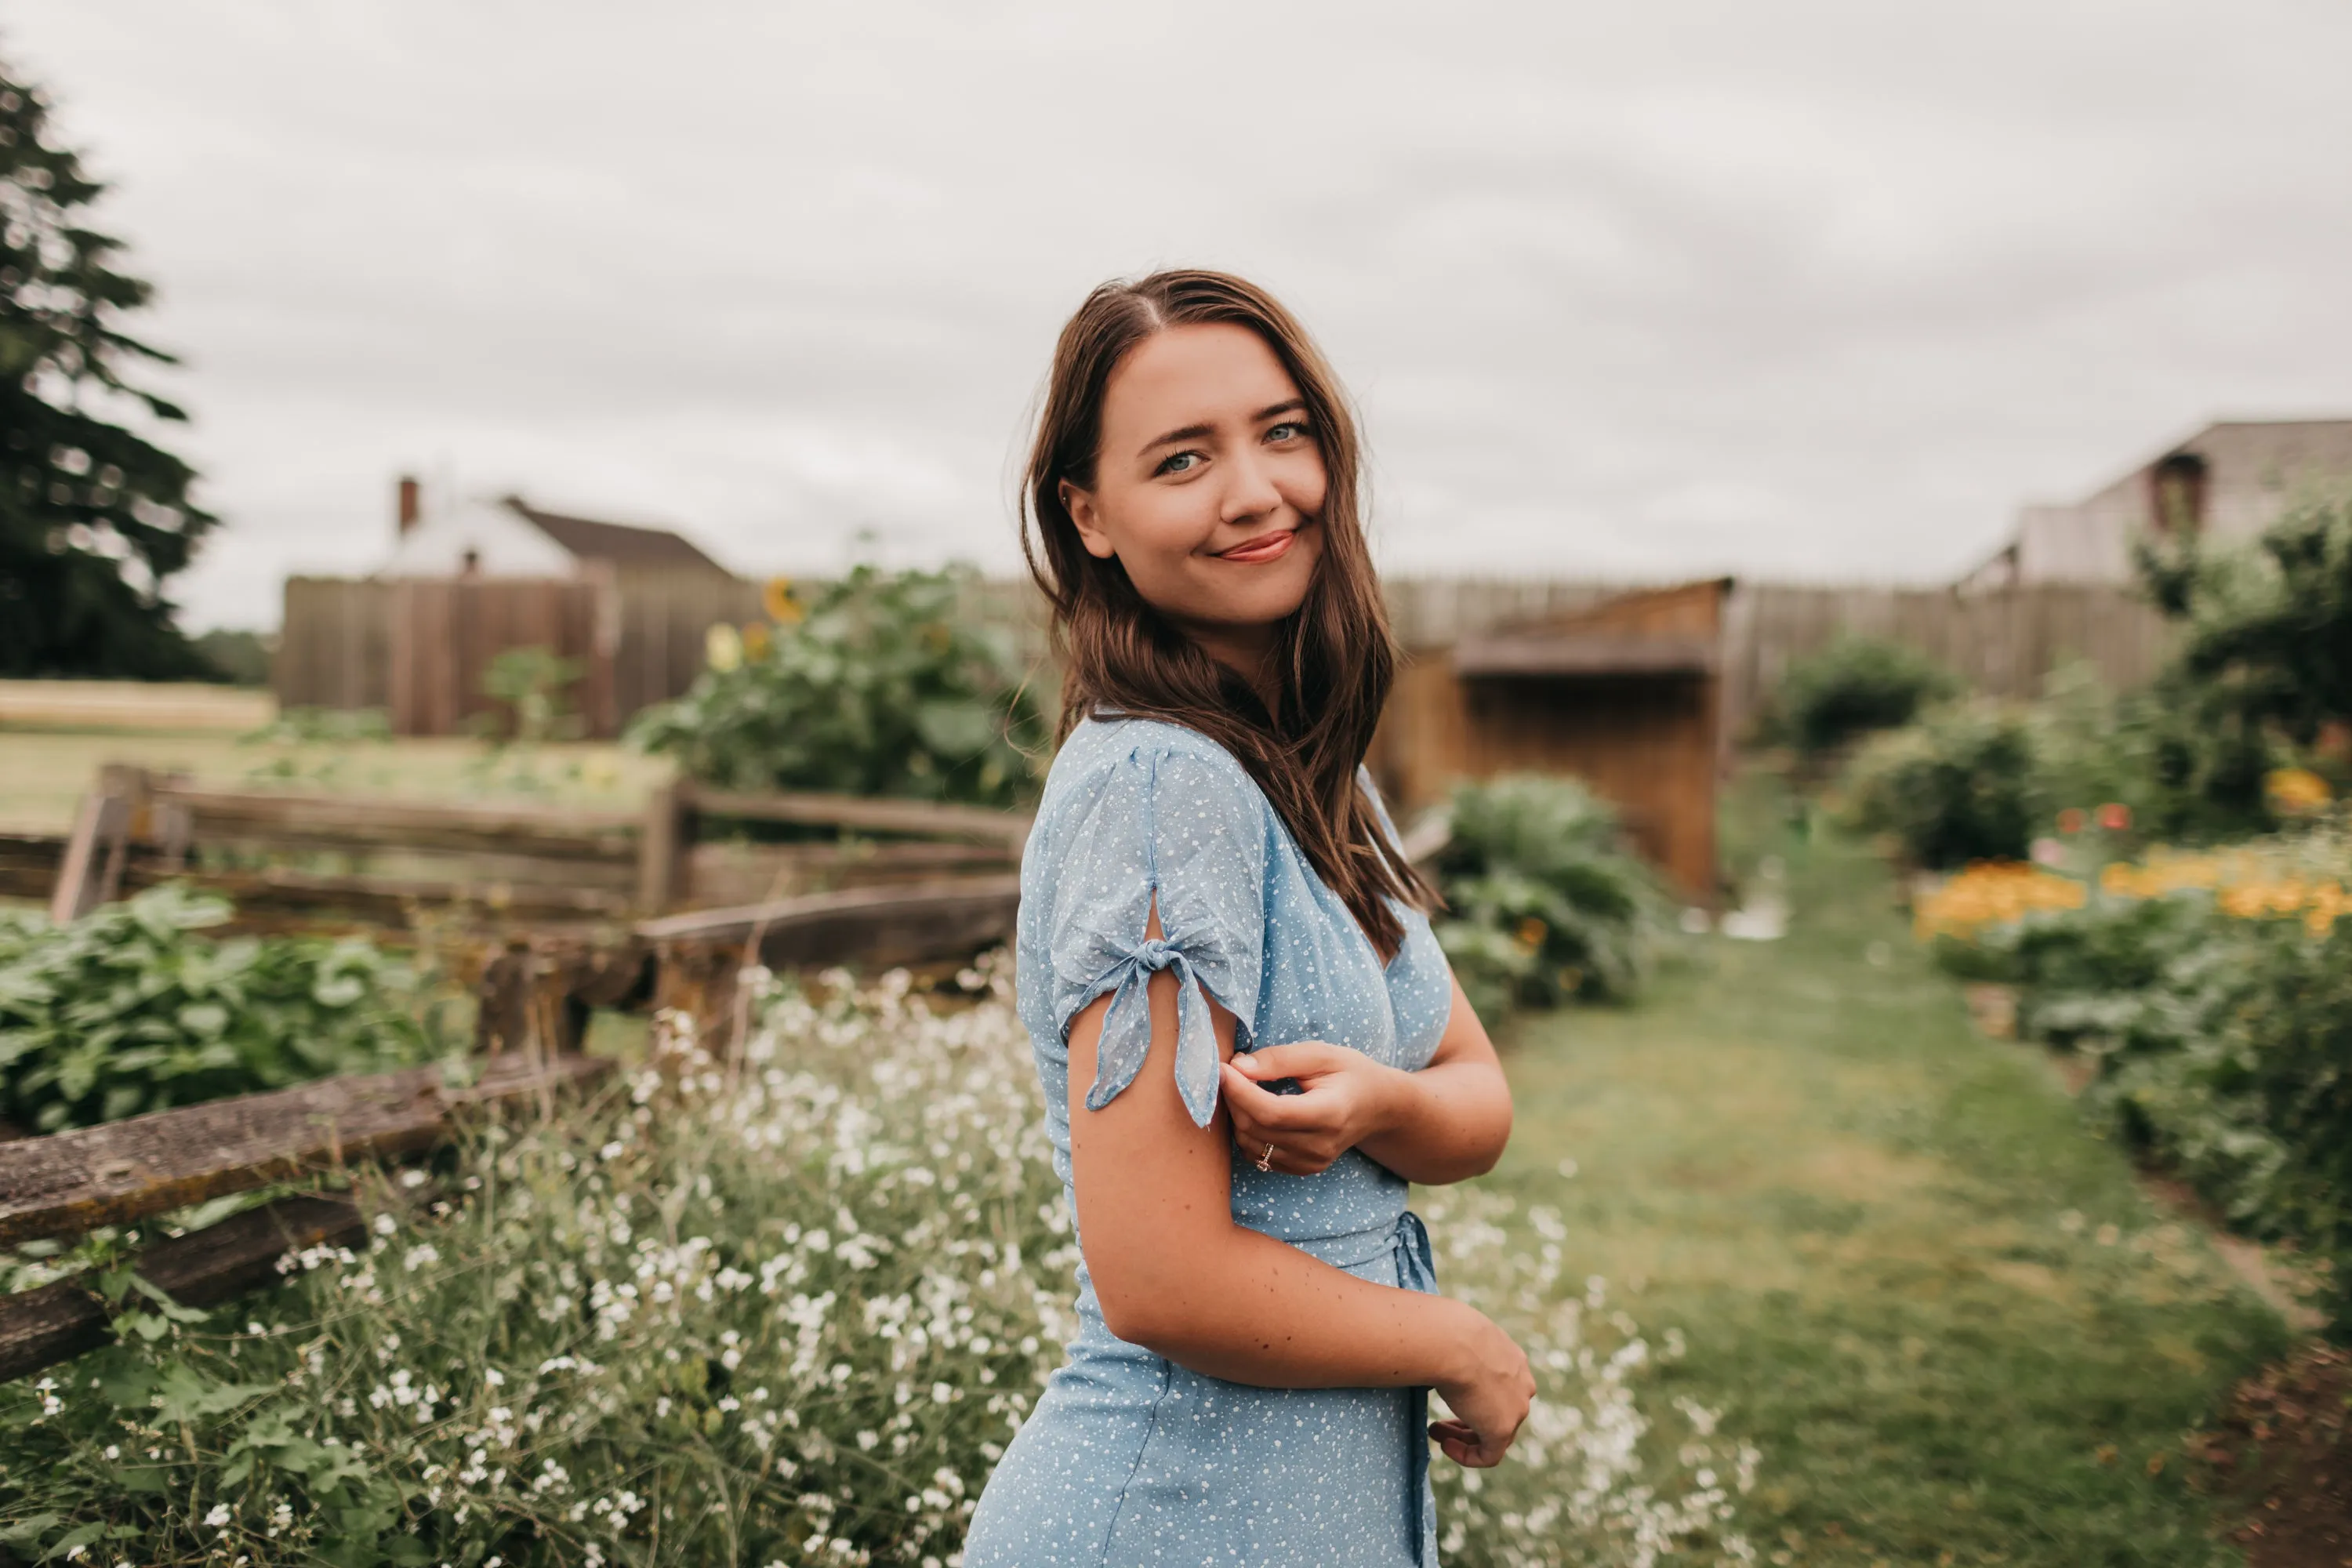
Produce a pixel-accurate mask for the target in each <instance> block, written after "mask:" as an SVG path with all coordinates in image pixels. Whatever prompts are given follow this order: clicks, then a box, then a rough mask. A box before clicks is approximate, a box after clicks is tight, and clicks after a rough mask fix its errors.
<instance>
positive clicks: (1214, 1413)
mask: <svg viewBox="0 0 2352 1568" xmlns="http://www.w3.org/2000/svg"><path fill="white" fill-rule="evenodd" d="M1359 466H1360V465H1359V451H1358V447H1357V442H1356V435H1355V429H1354V426H1353V425H1352V424H1351V423H1350V421H1349V414H1348V409H1347V406H1346V405H1345V404H1344V402H1343V401H1342V399H1341V396H1340V394H1339V387H1338V385H1337V384H1336V383H1335V381H1334V380H1333V377H1332V375H1331V373H1330V371H1329V369H1328V366H1326V364H1325V363H1324V362H1323V359H1322V357H1321V355H1320V354H1319V353H1318V352H1317V351H1316V349H1315V347H1314V345H1313V344H1312V343H1311V342H1309V341H1308V340H1307V336H1306V334H1305V333H1304V332H1303V331H1301V330H1300V328H1299V327H1298V325H1297V322H1296V321H1293V320H1292V319H1291V317H1290V315H1289V313H1288V312H1287V311H1286V310H1283V308H1282V307H1281V306H1280V305H1279V304H1277V303H1276V302H1275V300H1272V299H1270V298H1269V297H1267V296H1266V295H1265V294H1264V293H1263V292H1261V291H1260V290H1258V289H1255V288H1254V287H1252V286H1251V285H1250V284H1248V283H1245V282H1244V281H1242V280H1241V279H1236V278H1231V277H1227V276H1224V275H1223V274H1219V273H1213V272H1193V271H1182V272H1163V273H1158V274H1155V275H1153V276H1151V277H1150V278H1146V279H1142V280H1141V281H1139V282H1136V283H1131V284H1130V283H1113V284H1107V285H1105V286H1104V287H1103V288H1101V289H1097V290H1096V291H1095V292H1094V293H1093V295H1091V296H1090V297H1089V298H1088V299H1087V301H1086V303H1085V304H1084V305H1083V306H1082V307H1081V308H1080V309H1079V310H1078V313H1077V314H1076V316H1075V317H1074V318H1073V319H1072V320H1071V321H1070V323H1069V325H1068V326H1067V327H1066V328H1065V329H1064V330H1063V332H1062V337H1061V342H1060V344H1059V346H1058V348H1057V350H1056V353H1055V362H1054V372H1053V382H1052V385H1051V387H1050V388H1049V390H1048V392H1047V395H1046V402H1045V413H1044V416H1043V418H1042V420H1041V422H1040V427H1039V430H1038V433H1037V439H1036V444H1035V446H1034V448H1033V451H1032V454H1031V458H1030V462H1029V469H1028V482H1027V498H1026V499H1027V503H1028V507H1029V509H1030V513H1031V515H1030V519H1029V521H1030V523H1031V524H1032V526H1033V527H1034V534H1035V537H1034V542H1033V541H1032V540H1031V539H1030V538H1029V536H1028V535H1026V534H1024V546H1025V547H1027V548H1028V549H1029V552H1030V556H1029V558H1030V564H1031V570H1032V571H1033V573H1034V574H1035V575H1036V577H1037V579H1038V582H1039V583H1040V584H1041V585H1042V586H1043V587H1044V588H1045V592H1046V594H1047V595H1049V596H1050V597H1051V599H1052V601H1053V605H1054V611H1055V627H1056V632H1057V635H1058V636H1059V637H1060V639H1061V642H1062V646H1063V650H1064V653H1065V655H1066V660H1067V669H1068V678H1067V684H1066V689H1065V691H1064V700H1063V721H1062V722H1063V730H1064V732H1065V741H1064V743H1063V746H1062V749H1061V752H1060V753H1059V754H1058V755H1057V756H1056V757H1055V762H1054V767H1053V771H1052V773H1051V775H1050V776H1049V777H1048V778H1047V780H1046V784H1045V799H1044V802H1043V804H1042V805H1041V807H1040V809H1039V812H1038V815H1037V822H1036V826H1035V828H1034V831H1033V832H1032V834H1031V836H1030V839H1029V847H1028V851H1027V854H1026V855H1025V856H1024V860H1023V865H1022V894H1021V918H1020V931H1019V937H1018V966H1019V991H1020V1005H1021V1014H1022V1018H1023V1020H1024V1023H1025V1024H1026V1025H1027V1026H1028V1028H1029V1031H1030V1035H1031V1037H1032V1039H1033V1040H1034V1044H1035V1048H1036V1058H1037V1071H1038V1076H1039V1078H1040V1079H1042V1080H1043V1081H1044V1084H1045V1099H1046V1121H1047V1126H1048V1128H1049V1130H1050V1131H1051V1133H1052V1136H1053V1142H1054V1150H1055V1166H1056V1168H1057V1169H1058V1170H1059V1172H1060V1173H1061V1176H1062V1180H1063V1181H1064V1183H1065V1184H1067V1186H1068V1188H1069V1191H1070V1194H1071V1201H1072V1204H1073V1205H1074V1212H1075V1213H1076V1218H1077V1230H1078V1238H1079V1247H1080V1251H1081V1254H1082V1257H1083V1261H1082V1263H1081V1265H1080V1268H1079V1271H1078V1321H1079V1324H1080V1327H1079V1331H1078V1333H1077V1336H1076V1339H1075V1340H1074V1341H1073V1342H1072V1343H1071V1346H1070V1359H1069V1362H1068V1363H1067V1364H1066V1365H1065V1366H1064V1367H1062V1368H1061V1369H1060V1370H1059V1371H1058V1372H1056V1373H1055V1374H1054V1376H1053V1379H1052V1380H1051V1382H1050V1383H1049V1384H1047V1386H1046V1389H1045V1394H1043V1395H1042V1396H1041V1397H1040V1399H1039V1400H1038V1403H1037V1406H1036V1408H1035V1410H1034V1412H1033V1413H1032V1414H1031V1415H1030V1418H1029V1420H1028V1421H1027V1422H1026V1424H1025V1425H1024V1426H1023V1427H1022V1429H1021V1431H1020V1433H1019V1435H1018V1436H1016V1437H1015V1438H1014V1440H1013V1445H1012V1447H1011V1448H1010V1449H1009V1450H1008V1451H1007V1452H1006V1454H1005V1457H1004V1459H1003V1463H1002V1464H1001V1465H1000V1466H999V1467H998V1468H997V1470H996V1473H995V1475H994V1476H993V1477H992V1479H990V1481H989V1483H988V1489H987V1490H986V1492H985V1493H984V1494H983V1495H982V1498H981V1500H980V1506H979V1509H978V1510H977V1512H976V1513H975V1514H974V1516H973V1519H972V1523H971V1536H970V1542H969V1545H968V1547H967V1552H966V1556H965V1559H964V1561H965V1563H966V1564H967V1568H1009V1565H1015V1564H1017V1565H1020V1568H1043V1565H1048V1564H1054V1565H1071V1564H1087V1565H1090V1568H1092V1565H1099V1564H1126V1563H1147V1562H1148V1563H1171V1564H1193V1563H1281V1564H1290V1563H1348V1564H1357V1563H1362V1564H1391V1563H1394V1564H1403V1563H1420V1564H1427V1563H1435V1561H1436V1533H1437V1532H1436V1524H1435V1521H1434V1519H1433V1516H1432V1505H1431V1499H1430V1491H1429V1484H1428V1466H1429V1440H1430V1438H1432V1437H1433V1438H1435V1439H1436V1441H1437V1442H1438V1444H1439V1446H1440V1447H1442V1448H1444V1451H1445V1453H1446V1455H1447V1456H1448V1457H1449V1458H1452V1459H1454V1461H1455V1462H1457V1463H1460V1464H1465V1465H1480V1466H1484V1465H1492V1464H1495V1463H1496V1462H1497V1461H1499V1460H1500V1459H1501V1458H1502V1456H1503V1453H1504V1450H1505V1449H1506V1448H1507V1447H1508V1446H1509V1444H1510V1441H1511V1438H1512V1436H1513V1435H1514V1434H1515V1433H1516V1432H1517V1429H1518V1426H1519V1423H1520V1421H1521V1420H1522V1419H1523V1418H1524V1417H1525V1415H1526V1414H1527V1408H1528V1399H1529V1397H1530V1396H1531V1394H1532V1393H1533V1389H1534V1384H1533V1380H1532V1379H1531V1377H1530V1375H1529V1373H1528V1364H1527V1358H1526V1357H1525V1356H1524V1355H1523V1354H1522V1353H1521V1352H1520V1351H1519V1349H1518V1347H1517V1345H1515V1344H1513V1343H1512V1342H1511V1341H1510V1339H1509V1337H1508V1336H1507V1335H1506V1334H1505V1333H1504V1332H1503V1331H1501V1330H1500V1329H1498V1328H1496V1326H1495V1325H1494V1323H1492V1322H1491V1321H1488V1320H1487V1319H1486V1318H1485V1317H1484V1316H1482V1315H1481V1314H1479V1313H1477V1312H1475V1311H1474V1310H1471V1309H1470V1308H1468V1307H1465V1306H1464V1305H1462V1304H1461V1303H1459V1302H1455V1301H1450V1300H1445V1299H1444V1297H1441V1296H1438V1295H1435V1294H1434V1293H1433V1292H1434V1289H1435V1281H1434V1279H1433V1276H1432V1267H1431V1259H1430V1251H1429V1240H1428V1237H1427V1234H1426V1233H1425V1232H1424V1231H1423V1229H1422V1227H1421V1222H1420V1221H1419V1220H1418V1219H1417V1218H1415V1217H1414V1216H1413V1215H1411V1214H1410V1213H1408V1212H1406V1209H1405V1206H1404V1202H1405V1189H1406V1184H1407V1183H1408V1182H1416V1181H1417V1182H1452V1181H1459V1180H1461V1179H1463V1178H1464V1177H1466V1176H1471V1175H1475V1174H1477V1173H1480V1172H1483V1171H1486V1170H1487V1169H1489V1168H1490V1167H1491V1166H1492V1165H1493V1164H1494V1163H1495V1161H1496V1158H1497V1157H1498V1156H1499V1155H1500V1153H1501V1152H1502V1147H1503V1142H1504V1140H1505V1138H1506V1137H1507V1136H1508V1134H1509V1131H1510V1119H1511V1106H1510V1095H1509V1091H1508V1089H1507V1087H1506V1086H1505V1084H1504V1081H1503V1076H1502V1071H1501V1068H1500V1067H1499V1065H1498V1064H1497V1063H1496V1058H1495V1052H1494V1048H1493V1047H1492V1046H1491V1045H1489V1044H1488V1042H1487V1039H1486V1031H1485V1030H1484V1029H1483V1028H1482V1027H1481V1026H1479V1023H1478V1020H1477V1018H1476V1016H1475V1015H1474V1014H1473V1013H1472V1012H1471V1010H1470V1007H1469V1005H1468V1004H1467V1003H1466V1002H1465V1001H1464V999H1463V995H1462V989H1461V987H1460V986H1459V985H1458V984H1455V983H1454V978H1453V974H1452V972H1451V971H1450V970H1449V969H1448V968H1447V967H1446V963H1445V960H1444V955H1443V954H1442V953H1441V952H1439V951H1438V947H1437V944H1436V942H1435V940H1434V939H1433V937H1432V936H1431V934H1430V930H1429V922H1428V920H1427V918H1426V916H1425V915H1424V914H1423V903H1424V902H1425V901H1426V900H1428V898H1429V896H1430V895H1429V890H1428V889H1427V887H1426V886H1425V884H1423V882H1422V880H1421V879H1420V878H1419V877H1418V875H1417V874H1416V873H1415V872H1414V871H1413V869H1412V867H1411V866H1410V865H1409V864H1408V863H1407V862H1406V861H1405V859H1404V858H1403V856H1402V854H1401V853H1400V852H1399V850H1398V848H1397V846H1396V842H1395V838H1394V836H1393V827H1392V826H1391V824H1390V822H1389V821H1388V818H1387V816H1386V815H1385V813H1384V812H1383V810H1382V809H1381V805H1380V802H1379V801H1378V799H1377V798H1376V797H1375V795H1373V793H1372V789H1371V784H1370V778H1369V776H1368V775H1366V774H1365V773H1363V771H1362V767H1361V763H1362V759H1363V756H1364V752H1365V748H1366V747H1367V745H1368V744H1369V743H1370V739H1371V733H1372V726H1373V723H1374V721H1376V720H1377V718H1378V717H1379V714H1380V710H1381V702H1382V700H1383V699H1384V698H1385V697H1386V695H1387V692H1388V687H1389V680H1390V676H1391V670H1392V668H1393V664H1394V657H1395V655H1394V648H1393V646H1392V644H1391V641H1390V638H1389V633H1388V625H1387V621H1386V618H1385V616H1384V613H1383V611H1382V609H1381V598H1380V592H1379V587H1378V584H1377V583H1376V582H1375V580H1374V578H1373V575H1372V569H1371V563H1370V555H1369V553H1368V552H1367V550H1366V548H1365V543H1364V538H1363V532H1362V530H1361V528H1360V525H1359V522H1358V520H1357V516H1356V495H1357V479H1358V473H1359ZM1040 552H1042V555H1043V559H1042V560H1041V559H1040ZM1236 1152H1237V1154H1238V1157H1236ZM1431 1387H1434V1388H1436V1389H1438V1390H1439V1391H1440V1392H1441V1393H1443V1394H1444V1396H1445V1401H1446V1404H1447V1405H1449V1406H1450V1407H1451V1408H1452V1410H1453V1412H1454V1419H1452V1420H1449V1421H1442V1422H1439V1423H1437V1424H1436V1425H1434V1426H1429V1427H1427V1429H1426V1433H1427V1435H1426V1436H1424V1432H1423V1420H1424V1418H1425V1417H1424V1410H1425V1394H1426V1390H1428V1389H1429V1388H1431Z"/></svg>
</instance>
